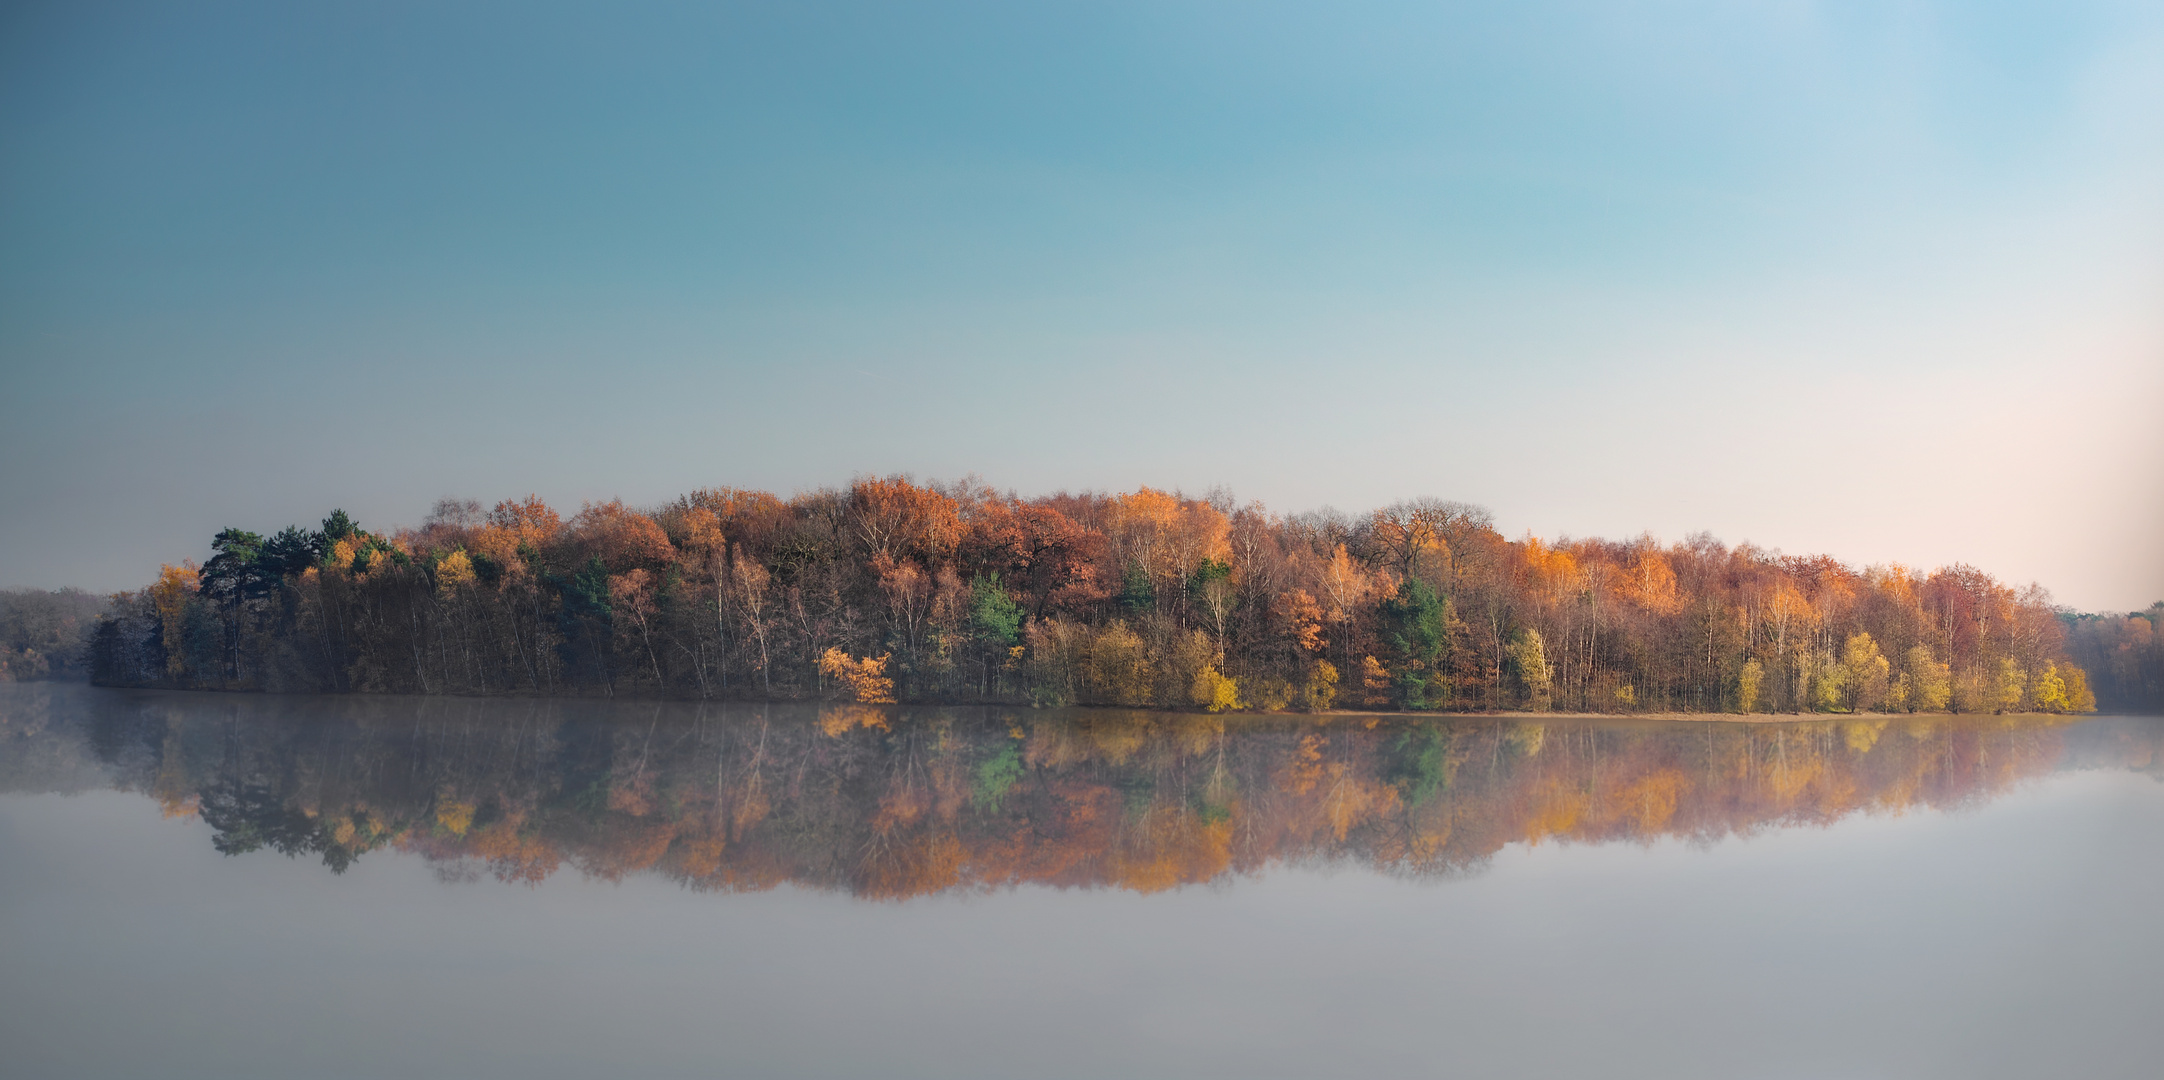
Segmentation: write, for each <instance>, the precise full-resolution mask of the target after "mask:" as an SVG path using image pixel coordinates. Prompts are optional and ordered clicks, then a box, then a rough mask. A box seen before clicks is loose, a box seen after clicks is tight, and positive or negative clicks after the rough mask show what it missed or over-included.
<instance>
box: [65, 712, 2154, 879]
mask: <svg viewBox="0 0 2164 1080" xmlns="http://www.w3.org/2000/svg"><path fill="white" fill-rule="evenodd" d="M129 707H130V708H134V707H135V706H129ZM271 707H272V706H270V705H268V704H265V705H251V706H249V708H254V709H257V710H259V711H266V712H267V711H268V710H269V709H270V708H271ZM409 707H414V708H418V709H419V710H420V712H421V714H422V715H420V716H419V717H415V716H411V715H408V716H403V717H388V716H379V715H377V714H380V713H382V712H383V711H384V710H383V709H382V708H381V707H378V708H376V709H375V710H374V712H370V711H368V710H361V712H362V713H363V715H360V716H358V717H355V718H353V719H349V720H345V721H321V722H315V723H310V724H299V725H296V724H292V723H290V722H284V721H282V720H279V719H277V718H274V717H267V718H264V719H251V718H248V717H246V716H243V717H242V718H240V719H238V720H232V721H228V720H225V719H220V720H218V721H216V722H212V721H206V720H204V719H201V718H200V717H201V714H200V713H196V712H183V711H178V710H176V711H173V712H171V713H169V714H166V715H164V716H161V717H158V718H157V721H158V722H157V723H156V724H154V725H153V724H148V723H144V722H143V720H142V718H141V717H134V718H131V719H129V720H128V721H127V724H126V725H123V726H126V727H128V728H129V730H137V729H140V730H141V731H142V732H143V733H144V734H143V735H142V737H141V746H140V748H139V749H138V750H132V751H130V752H128V753H127V754H123V755H121V756H120V757H119V758H117V759H116V760H120V761H124V762H135V763H136V764H135V765H132V766H130V767H131V768H133V769H134V771H133V772H132V773H124V775H126V776H128V777H130V779H127V780H126V781H125V782H126V783H127V784H128V785H129V786H131V787H134V788H136V789H138V790H142V791H145V792H146V793H150V794H153V795H154V796H155V797H157V798H159V799H160V800H161V801H162V802H163V803H164V804H165V805H166V806H168V807H177V808H183V809H182V810H181V812H187V811H186V809H185V808H187V807H190V806H199V807H200V811H199V812H200V813H201V814H202V815H203V817H204V818H205V819H206V820H207V821H210V823H211V824H213V825H214V826H215V827H216V828H217V829H218V830H219V843H220V846H221V847H223V848H226V849H228V850H252V849H254V848H262V847H268V848H272V849H275V850H281V851H286V852H288V853H289V854H319V855H321V856H322V857H323V858H324V859H325V861H326V862H328V863H330V864H331V865H333V866H334V867H343V866H344V865H345V864H346V863H349V862H350V861H351V860H352V859H354V858H356V857H359V856H361V855H363V854H365V853H366V852H367V851H369V850H371V849H373V848H375V847H381V846H385V845H389V846H393V847H396V848H398V849H401V850H405V851H408V852H413V853H417V854H420V855H422V856H425V857H427V858H429V859H432V860H439V861H444V862H450V863H464V864H467V865H471V866H476V867H485V868H486V869H487V870H488V871H490V872H492V873H494V874H495V875H497V876H499V877H501V878H503V879H506V880H516V881H528V882H536V881H540V880H542V879H544V878H547V877H548V876H550V875H551V874H553V873H555V872H557V871H558V870H559V869H560V868H561V867H562V866H563V865H564V864H567V863H568V864H569V865H571V866H573V867H575V868H577V869H578V870H579V871H580V872H582V873H584V874H588V875H592V876H596V877H602V878H607V879H612V880H614V879H620V878H622V877H625V876H627V875H632V874H640V873H653V874H661V875H664V876H667V877H670V878H674V879H676V880H679V881H681V882H684V883H685V884H687V885H689V886H691V887H694V888H699V889H713V890H722V891H737V890H747V889H765V888H771V887H773V886H775V885H777V884H781V883H784V882H788V883H794V884H798V885H802V886H807V887H812V888H820V889H836V890H844V891H848V892H851V893H853V894H856V895H860V896H865V897H878V898H899V897H907V896H915V895H922V894H925V893H932V892H939V891H943V890H949V889H983V888H997V887H1002V886H1012V885H1017V884H1023V883H1035V884H1048V885H1057V886H1085V887H1088V886H1112V887H1117V888H1123V889H1133V890H1138V891H1144V892H1148V891H1156V890H1161V889H1166V888H1172V887H1176V886H1179V885H1183V884H1190V883H1195V882H1203V881H1209V880H1212V879H1215V878H1218V877H1220V876H1222V875H1225V874H1227V873H1243V872H1254V871H1257V870H1260V869H1263V868H1265V867H1268V866H1270V865H1273V864H1283V863H1314V862H1317V861H1323V862H1331V861H1345V862H1354V863H1360V864H1365V865H1370V866H1374V867H1377V868H1381V869H1384V870H1386V871H1389V872H1393V873H1413V874H1432V873H1454V872H1463V871H1466V870H1470V869H1477V868H1478V866H1479V865H1480V864H1481V863H1482V862H1483V861H1484V860H1485V859H1486V858H1488V857H1489V856H1491V855H1493V854H1494V853H1495V852H1497V851H1499V850H1501V849H1502V848H1503V847H1504V846H1506V845H1509V844H1513V843H1541V842H1590V843H1606V842H1617V841H1629V842H1639V843H1645V842H1650V841H1652V840H1654V839H1657V838H1661V837H1680V838H1687V839H1692V840H1709V839H1715V838H1719V837H1722V836H1727V835H1738V834H1745V835H1747V834H1750V833H1753V832H1755V831H1759V830H1762V829H1766V828H1771V827H1783V826H1795V825H1823V824H1826V823H1830V822H1833V821H1836V820H1839V819H1840V818H1842V817H1845V816H1847V815H1851V814H1854V813H1857V812H1859V811H1871V812H1893V813H1899V812H1902V811H1905V810H1907V809H1909V808H1912V807H1919V806H1928V807H1947V806H1958V805H1962V804H1965V803H1971V802H1975V801H1978V800H1982V799H1987V798H1990V797H1992V796H1993V795H1995V794H1997V793H1999V792H2002V791H2004V790H2006V789H2007V788H2008V787H2009V786H2010V785H2012V784H2015V783H2017V782H2019V781H2020V780H2022V779H2023V778H2025V777H2032V776H2036V775H2039V774H2041V773H2043V772H2046V771H2049V770H2051V769H2053V768H2055V767H2057V766H2058V765H2059V763H2060V762H2061V761H2062V760H2063V759H2065V758H2067V756H2068V744H2067V739H2068V732H2069V730H2076V731H2083V732H2098V733H2108V734H2109V735H2110V738H2109V739H2106V738H2105V737H2104V734H2097V735H2095V736H2094V737H2090V738H2089V740H2088V742H2085V743H2083V744H2082V745H2083V749H2082V751H2081V753H2082V754H2083V755H2086V756H2087V759H2088V760H2087V761H2086V763H2087V764H2090V765H2108V766H2114V767H2134V768H2151V767H2153V762H2154V761H2155V760H2158V759H2159V758H2160V757H2164V755H2159V754H2158V753H2157V744H2158V740H2159V738H2160V736H2159V735H2158V734H2157V732H2156V731H2154V730H2153V729H2151V728H2149V727H2138V726H2129V725H2130V724H2131V722H2115V721H2097V722H2090V723H2089V724H2088V725H2087V726H2085V727H2082V728H2076V729H2069V727H2068V724H2069V723H2070V721H2068V720H2066V719H2064V718H2047V717H2034V716H2028V717H2014V716H2005V717H1915V718H1897V719H1874V720H1840V721H1825V722H1817V723H1807V724H1791V725H1778V726H1775V725H1706V724H1699V725H1658V724H1610V725H1601V724H1588V723H1576V722H1552V721H1551V722H1550V723H1547V724H1545V725H1527V724H1520V723H1514V722H1507V721H1496V720H1486V719H1467V720H1455V721H1436V720H1404V721H1389V722H1386V721H1378V720H1358V719H1339V720H1335V721H1329V722H1298V721H1291V720H1283V719H1270V720H1254V721H1239V720H1231V721H1228V720H1227V719H1226V718H1223V717H1217V716H1208V715H1201V714H1176V715H1175V714H1157V713H1143V712H1119V711H1110V710H1102V711H1090V712H1070V713H1057V712H1054V713H1038V714H1030V715H1027V716H1017V715H1016V714H1012V713H1005V712H1000V711H997V710H990V709H979V708H962V709H940V710H916V709H900V708H884V709H882V708H877V707H873V706H864V705H845V706H829V707H827V709H828V712H826V713H822V712H821V711H820V709H819V708H818V707H774V708H758V709H734V710H730V711H729V712H727V713H726V714H723V713H722V712H721V711H719V710H708V711H706V712H700V711H698V710H695V709H691V708H684V707H676V706H666V707H663V706H651V705H649V706H619V707H614V708H613V709H612V710H610V711H607V712H605V713H603V714H602V715H604V716H606V717H608V718H609V719H598V720H588V719H584V718H581V717H578V716H576V715H574V713H575V711H576V710H577V709H578V708H589V709H597V710H598V709H600V708H601V707H598V706H563V705H555V704H540V703H526V704H511V703H482V702H464V703H456V702H452V703H438V702H430V703H428V704H426V705H423V706H409ZM632 712H636V713H637V716H636V717H629V714H630V713H632ZM837 715H838V716H839V717H840V718H841V719H837ZM640 721H643V722H640ZM844 721H846V722H844ZM98 722H103V721H98ZM2114 723H2118V724H2120V725H2121V726H2120V727H2116V728H2115V727H2112V726H2111V725H2112V724H2114ZM131 725H132V726H131ZM54 730H55V731H57V730H59V729H57V728H56V729H54ZM54 737H57V736H54ZM98 738H100V739H103V740H105V741H106V742H107V743H110V742H111V741H112V738H114V737H113V736H111V735H109V734H104V735H99V736H98ZM2077 756H2078V755H2077ZM188 793H193V794H192V795H191V794H188Z"/></svg>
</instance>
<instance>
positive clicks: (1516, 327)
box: [0, 3, 2164, 608]
mask: <svg viewBox="0 0 2164 1080" xmlns="http://www.w3.org/2000/svg"><path fill="white" fill-rule="evenodd" d="M2160 300H2164V9H2159V8H2157V7H2156V6H2155V5H2141V4H2099V5H2082V4H2048V5H2047V4H2033V5H2031V4H1975V3H1969V4H1946V5H1931V4H1911V5H1900V4H1855V5H1823V4H1804V3H1789V4H1780V3H1775V4H1760V5H1745V4H1693V3H1665V4H1662V3H1650V4H1630V5H1599V4H1566V5H1538V4H1534V5H1473V4H1466V5H1438V4H1338V5H1313V6H1308V7H1294V6H1282V5H1280V6H1267V5H1258V4H1223V5H1195V4H1170V3H1152V4H1143V5H1134V6H1117V5H1109V4H1102V5H1089V6H1071V7H1068V6H1058V5H1053V4H1039V5H995V4H983V5H920V6H916V7H910V8H905V7H903V6H900V5H847V4H842V5H808V4H807V5H789V6H786V7H783V6H780V5H772V6H760V7H737V8H732V7H728V6H724V5H689V4H687V5H628V6H609V7H603V6H599V5H596V6H594V7H592V8H583V9H582V8H575V7H561V8H559V7H550V6H548V5H542V4H531V3H528V4H515V5H514V4H504V5H480V4H451V5H444V4H425V5H424V4H413V5H399V4H370V5H343V6H333V5H269V4H265V5H216V4H185V5H182V4H173V5H95V4H66V5H60V4H43V5H40V4H25V5H16V6H13V7H11V8H9V9H8V10H7V11H6V12H5V13H0V457H4V461H0V583H5V584H22V585H57V584H66V583H75V584H81V585H84V586H87V587H91V588H97V589H112V588H122V587H132V586H134V585H137V584H139V583H141V582H143V581H145V580H147V579H148V578H149V576H150V575H151V574H153V573H154V572H155V570H156V565H157V563H158V562H159V561H161V560H167V561H171V560H177V559H178V558H180V557H182V556H186V555H193V556H196V557H201V556H202V554H203V549H204V548H205V546H206V544H207V537H208V536H209V534H210V533H211V532H212V531H215V530H216V529H217V528H219V527H221V526H223V525H226V524H237V525H243V526H249V527H258V528H274V527H277V526H279V525H283V524H286V523H287V522H289V521H301V522H308V521H313V520H315V519H317V518H320V517H322V516H323V514H324V513H325V512H327V511H328V510H329V509H330V507H332V506H334V505H338V506H344V507H345V508H347V509H348V510H351V511H353V512H354V513H355V515H356V516H357V517H359V518H360V519H361V520H362V521H363V522H364V523H368V524H371V525H375V526H383V525H389V524H394V523H413V522H417V521H418V520H419V518H420V517H421V516H422V514H423V513H425V511H426V508H427V506H428V504H429V503H430V502H432V501H433V500H435V499H436V498H438V497H441V496H444V495H461V496H471V497H476V498H481V499H484V500H490V501H493V500H494V499H497V498H501V497H505V496H509V495H517V494H523V493H525V492H527V491H537V492H539V493H541V494H542V495H544V496H545V497H547V498H549V499H550V500H552V501H554V502H557V503H559V504H563V505H567V506H571V507H575V506H576V505H577V503H578V501H579V500H581V499H585V498H605V497H609V496H615V495H620V496H622V497H625V498H627V499H630V500H632V501H634V502H641V501H657V500H659V499H662V498H665V497H668V496H671V495H674V494H676V493H678V492H680V491H683V490H686V489H689V488H692V487H696V486H706V485H717V484H734V485H744V486H761V487H767V488H771V489H775V490H778V491H782V492H784V493H786V492H788V491H791V490H794V489H798V488H803V487H811V486H818V485H822V484H832V483H840V482H845V481H846V480H847V479H848V477H849V476H850V475H851V474H852V473H855V472H864V471H870V472H889V471H908V472H912V473H914V474H916V475H918V476H920V477H942V478H953V477H957V476H961V475H963V474H966V473H972V472H974V473H978V474H981V475H982V476H983V477H984V478H985V479H986V480H987V481H989V482H991V483H993V484H995V485H997V486H1000V487H1013V488H1016V489H1019V490H1021V491H1023V492H1025V493H1035V492H1043V491H1048V490H1052V489H1056V488H1061V487H1068V488H1080V487H1087V488H1110V489H1127V488H1132V487H1134V486H1136V485H1139V484H1145V483H1147V484H1153V485H1158V486H1167V487H1172V486H1178V487H1184V488H1186V489H1188V490H1191V491H1199V490H1201V489H1204V488H1207V487H1209V486H1211V485H1217V484H1223V485H1227V486H1229V487H1230V488H1231V489H1232V490H1233V491H1234V493H1235V494H1236V495H1237V496H1238V497H1240V498H1242V499H1246V498H1259V499H1262V500H1264V501H1265V502H1267V503H1269V504H1270V505H1271V506H1273V507H1274V508H1277V509H1282V510H1296V509H1307V508H1312V507H1315V506H1319V505H1323V504H1331V505H1335V506H1338V507H1340V508H1344V509H1348V510H1362V509H1366V508H1368V507H1371V506H1374V505H1377V504H1380V503H1383V502H1388V501H1391V500H1393V499H1396V498H1400V497H1405V496H1411V495H1419V494H1434V495H1440V496H1444V497H1450V498H1461V499H1468V500H1472V501H1478V502H1482V503H1484V504H1486V505H1488V506H1490V507H1491V508H1492V509H1493V510H1494V511H1495V512H1496V514H1497V517H1498V519H1499V523H1500V524H1501V525H1502V527H1503V528H1504V529H1505V530H1506V532H1510V533H1512V534H1513V535H1515V534H1517V533H1521V532H1523V531H1526V530H1531V531H1533V532H1535V533H1538V534H1541V535H1545V536H1555V535H1560V534H1574V535H1592V534H1598V535H1610V536H1619V535H1635V534H1637V533H1639V532H1642V531H1651V532H1653V533H1654V534H1655V535H1658V536H1662V537H1666V538H1670V539H1675V538H1680V537H1681V536H1683V535H1684V534H1686V533H1689V532H1691V531H1694V530H1698V529H1706V530H1710V531H1712V532H1713V533H1715V534H1716V535H1719V536H1721V537H1723V538H1725V539H1727V540H1729V541H1731V542H1736V541H1742V540H1751V541H1754V542H1756V543H1759V544H1761V545H1764V546H1768V547H1778V548H1781V549H1784V550H1787V551H1793V552H1802V551H1827V552H1830V553H1833V554H1836V555H1839V556H1841V557H1844V558H1847V559H1849V560H1851V561H1855V562H1859V563H1867V562H1882V561H1890V560H1898V561H1903V562H1909V563H1915V564H1922V565H1926V566H1929V565H1936V564H1939V563H1944V562H1951V561H1955V560H1963V561H1968V562H1972V563H1975V564H1977V565H1980V566H1982V567H1984V568H1985V569H1987V570H1990V571H1992V572H1994V573H1997V574H1999V575H2001V576H2002V577H2006V578H2009V579H2012V580H2016V581H2020V582H2026V581H2029V580H2032V579H2034V580H2039V581H2042V582H2043V583H2044V584H2046V585H2047V586H2049V587H2051V588H2052V589H2053V590H2054V592H2055V593H2056V594H2057V595H2058V596H2059V597H2060V598H2061V599H2062V600H2063V601H2065V602H2067V603H2071V604H2074V605H2076V606H2080V607H2085V608H2126V607H2132V606H2137V605H2142V604H2146V603H2148V602H2149V601H2151V600H2155V599H2158V598H2160V597H2164V558H2160V557H2159V554H2158V552H2159V550H2160V548H2159V545H2158V542H2157V539H2156V538H2157V537H2158V536H2160V535H2164V425H2160V424H2159V423H2158V422H2157V420H2158V416H2159V412H2160V406H2164V303H2160Z"/></svg>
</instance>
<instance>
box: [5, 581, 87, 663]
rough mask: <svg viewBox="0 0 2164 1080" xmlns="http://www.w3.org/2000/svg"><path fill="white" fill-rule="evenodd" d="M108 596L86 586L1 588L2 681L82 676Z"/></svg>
mask: <svg viewBox="0 0 2164 1080" xmlns="http://www.w3.org/2000/svg"><path fill="white" fill-rule="evenodd" d="M105 606H106V598H105V597H102V596H97V595H94V594H92V593H86V592H84V591H82V590H81V589H57V590H51V591H48V590H45V589H0V682H31V681H34V680H38V679H81V678H83V677H84V676H85V675H87V674H89V669H88V662H89V649H88V646H89V644H90V633H91V629H92V628H93V627H94V626H96V625H97V622H98V616H99V615H101V614H104V612H105Z"/></svg>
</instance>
